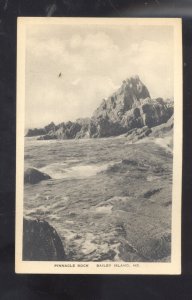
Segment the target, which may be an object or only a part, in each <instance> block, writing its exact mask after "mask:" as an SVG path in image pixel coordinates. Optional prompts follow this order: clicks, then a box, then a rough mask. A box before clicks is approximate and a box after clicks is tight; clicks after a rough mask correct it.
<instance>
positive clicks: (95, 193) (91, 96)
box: [15, 17, 183, 274]
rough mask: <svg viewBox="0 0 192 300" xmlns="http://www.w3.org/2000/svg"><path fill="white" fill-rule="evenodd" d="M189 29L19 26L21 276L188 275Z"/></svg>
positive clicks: (63, 23)
mask: <svg viewBox="0 0 192 300" xmlns="http://www.w3.org/2000/svg"><path fill="white" fill-rule="evenodd" d="M181 27H182V25H181V20H180V19H176V18H175V19H173V18H172V19H169V18H167V19H161V18H156V19H155V18H151V19H147V18H143V19H142V18H141V19H136V18H135V19H134V18H132V19H129V18H128V19H126V18H122V19H120V18H119V19H118V18H116V19H113V18H108V19H106V18H24V17H23V18H18V37H17V44H18V53H17V163H16V165H17V166H16V167H17V176H16V188H17V189H16V253H15V255H16V272H18V273H63V274H65V273H67V274H70V273H71V274H180V272H181V249H180V248H181V184H182V180H181V178H182V107H183V104H182V102H183V100H182V40H181V33H182V30H181Z"/></svg>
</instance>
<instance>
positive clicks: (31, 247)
mask: <svg viewBox="0 0 192 300" xmlns="http://www.w3.org/2000/svg"><path fill="white" fill-rule="evenodd" d="M23 259H24V260H33V261H50V260H52V261H53V260H64V259H65V252H64V248H63V244H62V242H61V239H60V237H59V235H58V234H57V232H56V230H55V229H54V228H53V227H52V226H50V225H49V223H48V222H46V221H40V220H29V219H24V220H23Z"/></svg>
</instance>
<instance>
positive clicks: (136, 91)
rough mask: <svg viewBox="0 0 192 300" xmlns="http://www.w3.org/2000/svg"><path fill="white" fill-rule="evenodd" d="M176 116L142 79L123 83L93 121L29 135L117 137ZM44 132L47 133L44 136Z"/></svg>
mask: <svg viewBox="0 0 192 300" xmlns="http://www.w3.org/2000/svg"><path fill="white" fill-rule="evenodd" d="M172 114H173V103H171V101H164V100H163V99H162V98H157V99H151V98H150V94H149V91H148V89H147V87H146V86H145V85H144V84H143V83H142V82H141V80H140V78H139V76H137V75H136V76H133V77H130V78H128V79H127V80H124V81H123V83H122V85H121V87H120V88H119V89H118V90H117V91H116V92H115V93H113V94H112V95H111V96H109V97H108V98H107V99H104V100H103V101H102V102H101V104H100V106H99V107H98V108H97V109H96V111H95V112H94V113H93V115H92V117H91V118H86V119H78V120H76V122H70V121H69V122H67V123H61V124H59V125H57V126H56V125H55V124H54V123H51V124H49V125H48V126H46V127H44V128H41V129H34V130H31V129H30V130H29V131H28V133H27V136H33V135H34V136H35V135H39V134H40V132H42V136H41V137H40V138H38V139H44V140H47V139H74V138H78V139H79V138H99V137H109V136H118V135H120V134H124V133H126V132H128V131H129V130H132V129H137V128H142V127H144V126H147V127H148V128H152V127H154V126H157V125H160V124H162V123H165V122H167V120H168V119H169V118H170V117H171V115H172ZM43 132H44V134H43Z"/></svg>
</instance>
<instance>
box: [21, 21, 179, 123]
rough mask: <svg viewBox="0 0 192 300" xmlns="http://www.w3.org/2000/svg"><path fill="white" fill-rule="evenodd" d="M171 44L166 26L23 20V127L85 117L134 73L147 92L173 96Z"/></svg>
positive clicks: (167, 96)
mask: <svg viewBox="0 0 192 300" xmlns="http://www.w3.org/2000/svg"><path fill="white" fill-rule="evenodd" d="M173 46H174V41H173V28H172V27H171V26H157V25H156V26H147V25H146V26H141V25H136V26H130V25H125V26H116V25H113V26H112V25H105V26H104V25H89V26H88V25H83V24H81V25H78V26H75V25H66V24H65V25H64V24H63V25H58V24H57V25H56V24H54V25H53V24H52V25H45V24H42V25H38V26H37V25H34V24H33V25H32V24H28V25H27V30H26V60H25V72H26V74H25V127H26V128H34V127H43V126H45V125H47V124H48V123H50V122H51V121H53V122H54V123H55V124H58V123H60V122H66V121H68V120H71V121H75V120H76V119H77V118H82V117H90V116H91V115H92V114H93V112H94V110H95V109H96V108H97V107H98V106H99V105H100V103H101V101H102V99H104V98H107V97H108V96H110V95H111V94H112V93H113V92H114V91H115V90H116V89H118V88H119V87H120V86H121V83H122V81H123V80H125V79H127V78H128V77H129V76H132V75H136V74H138V75H139V77H140V79H141V81H142V82H143V83H144V84H145V85H146V86H147V88H148V89H149V92H150V95H151V97H152V98H155V97H163V98H169V97H173V71H174V70H173V53H174V49H173ZM60 73H61V76H60V77H59V74H60Z"/></svg>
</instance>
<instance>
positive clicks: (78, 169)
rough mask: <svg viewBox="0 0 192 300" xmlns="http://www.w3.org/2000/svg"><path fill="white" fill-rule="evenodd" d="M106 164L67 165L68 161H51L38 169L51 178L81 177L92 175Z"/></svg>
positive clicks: (105, 167) (104, 168) (106, 165)
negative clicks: (51, 162)
mask: <svg viewBox="0 0 192 300" xmlns="http://www.w3.org/2000/svg"><path fill="white" fill-rule="evenodd" d="M108 166H109V163H107V164H102V165H98V164H92V165H75V166H71V167H68V163H67V162H66V163H65V162H64V163H53V164H50V165H47V166H45V167H43V168H41V169H40V171H42V172H45V173H46V174H48V175H49V176H51V178H53V179H83V178H87V177H90V176H94V175H96V174H98V173H99V172H101V171H104V170H106V169H107V168H108Z"/></svg>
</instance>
